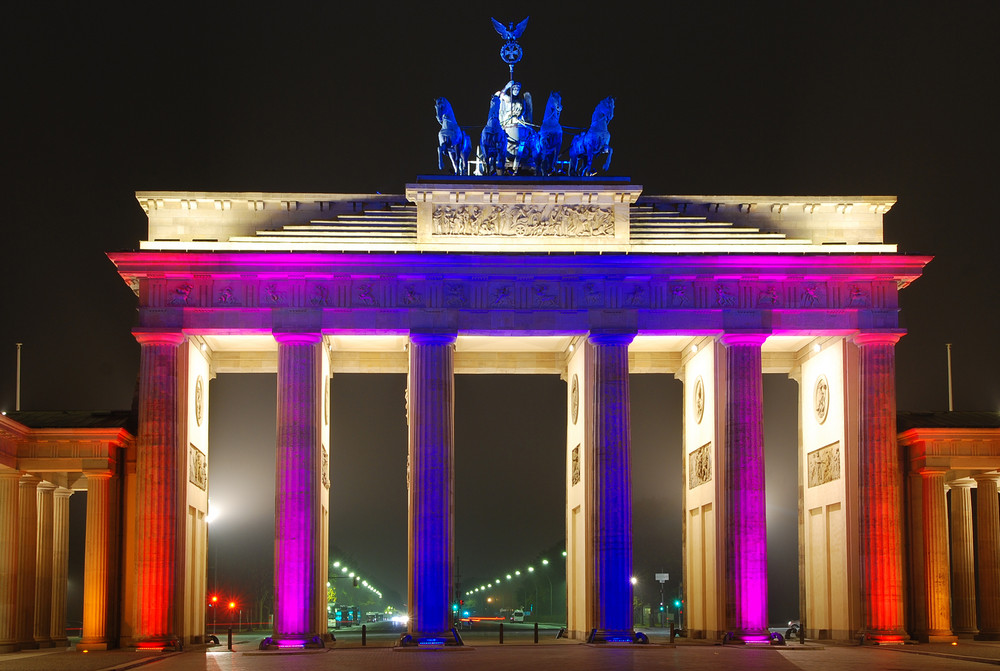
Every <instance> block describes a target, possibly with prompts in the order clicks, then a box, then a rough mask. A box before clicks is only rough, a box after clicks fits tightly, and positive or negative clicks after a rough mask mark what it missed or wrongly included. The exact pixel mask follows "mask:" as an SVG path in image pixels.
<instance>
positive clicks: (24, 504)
mask: <svg viewBox="0 0 1000 671" xmlns="http://www.w3.org/2000/svg"><path fill="white" fill-rule="evenodd" d="M39 482H41V480H39V479H38V478H36V477H35V476H33V475H25V476H24V477H22V478H21V480H20V482H19V483H18V487H19V489H18V501H17V507H18V511H17V512H18V527H17V544H18V548H17V611H16V618H17V644H18V646H19V647H20V648H21V649H24V648H37V647H38V644H37V643H35V554H36V549H37V542H38V483H39Z"/></svg>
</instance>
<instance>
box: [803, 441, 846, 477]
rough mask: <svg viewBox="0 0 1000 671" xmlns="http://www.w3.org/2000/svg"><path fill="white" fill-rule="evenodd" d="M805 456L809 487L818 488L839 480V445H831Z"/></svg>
mask: <svg viewBox="0 0 1000 671" xmlns="http://www.w3.org/2000/svg"><path fill="white" fill-rule="evenodd" d="M806 456H807V459H806V461H807V466H808V468H809V484H808V486H809V487H818V486H819V485H825V484H826V483H828V482H833V481H834V480H839V479H840V443H832V444H830V445H827V446H825V447H821V448H819V449H818V450H813V451H812V452H810V453H809V454H808V455H806Z"/></svg>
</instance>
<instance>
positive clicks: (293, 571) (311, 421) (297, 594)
mask: <svg viewBox="0 0 1000 671" xmlns="http://www.w3.org/2000/svg"><path fill="white" fill-rule="evenodd" d="M274 339H275V340H277V341H278V438H277V450H276V453H277V454H276V464H275V489H274V498H275V502H274V505H275V510H274V639H275V641H276V642H277V643H279V644H281V643H285V644H298V643H304V642H306V641H307V640H308V639H309V638H312V637H313V636H316V635H318V634H323V633H325V632H321V631H314V629H315V623H316V622H317V621H318V620H317V617H316V612H317V610H322V611H323V612H324V613H325V612H326V605H325V603H323V602H321V601H320V598H319V597H320V595H321V594H323V595H325V590H324V591H323V592H322V593H321V592H320V590H318V589H317V588H316V580H317V579H318V577H319V576H321V575H323V576H325V575H326V569H325V567H320V566H319V562H320V561H321V557H322V552H321V548H320V540H321V538H322V534H321V533H320V531H321V530H320V521H321V519H322V499H321V498H320V495H321V492H322V488H323V477H322V444H321V439H322V436H321V433H320V432H321V430H322V426H323V407H322V403H323V389H322V387H323V364H322V359H321V357H322V356H323V347H322V336H320V334H318V333H276V334H275V335H274ZM321 569H322V570H321ZM324 582H325V579H324Z"/></svg>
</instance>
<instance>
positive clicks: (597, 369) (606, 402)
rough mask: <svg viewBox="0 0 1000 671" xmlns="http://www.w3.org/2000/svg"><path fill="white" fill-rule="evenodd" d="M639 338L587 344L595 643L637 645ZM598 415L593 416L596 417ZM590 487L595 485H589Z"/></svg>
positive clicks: (595, 337) (593, 337)
mask: <svg viewBox="0 0 1000 671" xmlns="http://www.w3.org/2000/svg"><path fill="white" fill-rule="evenodd" d="M634 337H635V336H634V334H631V333H629V334H606V333H592V334H590V336H589V337H588V339H587V344H588V346H589V347H590V352H591V357H590V358H589V360H588V364H589V365H588V369H587V377H588V380H587V383H586V385H585V389H587V390H589V391H590V393H589V394H588V404H589V405H590V406H591V407H590V408H588V416H592V417H593V421H592V422H591V423H590V427H591V432H592V433H591V435H590V436H589V437H588V438H589V442H590V443H591V445H592V450H593V452H592V455H593V456H592V464H593V466H592V468H593V480H592V481H593V487H592V489H590V491H588V498H590V500H591V502H592V503H591V510H592V513H591V524H592V526H593V540H592V543H593V548H592V554H593V571H594V574H593V578H592V579H591V580H590V581H589V582H590V585H588V587H589V589H590V590H591V592H592V598H591V599H590V603H591V608H592V609H593V610H592V613H591V617H592V619H593V627H594V629H595V630H596V632H595V633H596V635H595V636H594V638H593V640H594V641H616V640H624V641H632V639H633V637H634V636H635V633H634V630H633V621H632V582H631V578H632V474H631V458H632V456H631V455H632V452H631V424H630V418H629V381H628V346H629V344H630V343H631V342H632V340H633V338H634ZM590 413H592V415H590ZM588 484H589V483H588Z"/></svg>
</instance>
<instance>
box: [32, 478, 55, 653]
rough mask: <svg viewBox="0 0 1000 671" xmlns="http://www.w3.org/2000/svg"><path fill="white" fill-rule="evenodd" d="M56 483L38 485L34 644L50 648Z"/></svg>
mask: <svg viewBox="0 0 1000 671" xmlns="http://www.w3.org/2000/svg"><path fill="white" fill-rule="evenodd" d="M55 490H56V486H55V485H53V484H51V483H49V482H42V483H41V484H39V485H38V495H37V499H36V501H37V505H38V528H37V531H36V533H37V536H36V541H35V543H36V545H35V548H36V549H35V626H34V635H35V643H37V644H38V647H40V648H51V647H52V637H51V636H50V635H49V630H50V627H51V624H52V512H53V511H52V503H53V496H52V494H53V493H54V492H55Z"/></svg>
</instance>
